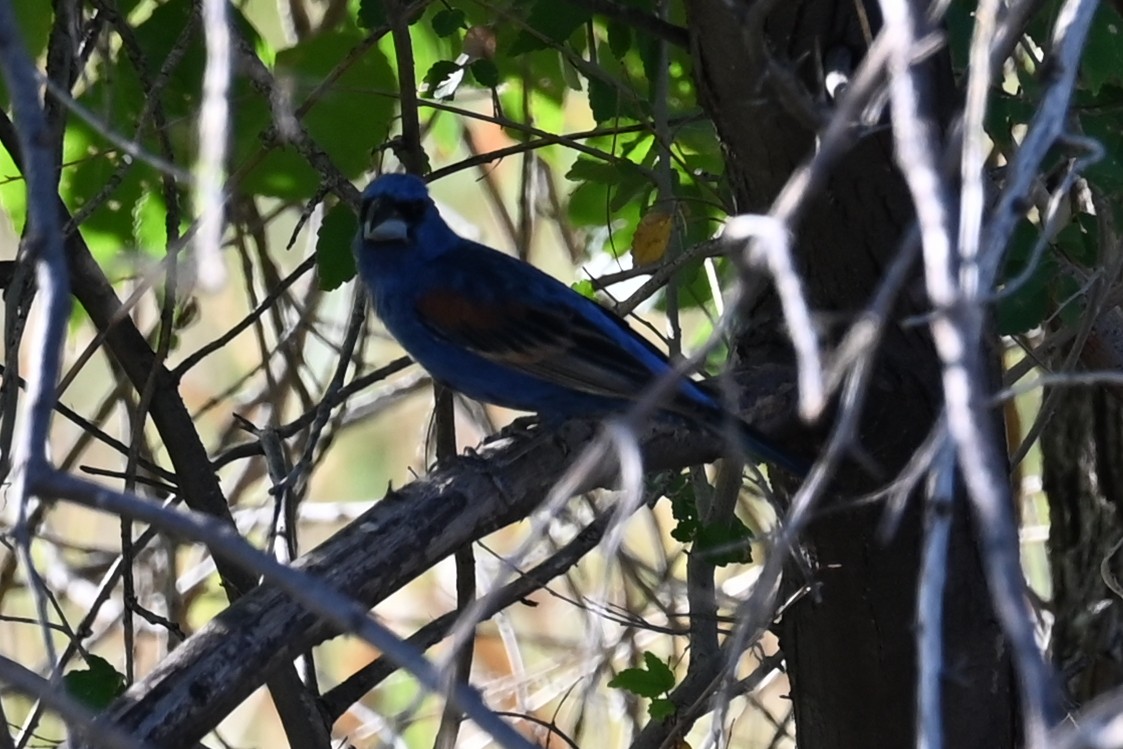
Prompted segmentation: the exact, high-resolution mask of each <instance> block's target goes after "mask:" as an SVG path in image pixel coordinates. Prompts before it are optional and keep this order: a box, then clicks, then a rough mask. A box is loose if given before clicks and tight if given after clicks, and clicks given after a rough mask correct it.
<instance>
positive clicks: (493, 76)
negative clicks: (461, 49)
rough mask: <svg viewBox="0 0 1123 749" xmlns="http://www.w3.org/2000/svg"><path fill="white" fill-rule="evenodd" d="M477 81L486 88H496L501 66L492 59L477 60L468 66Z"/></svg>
mask: <svg viewBox="0 0 1123 749" xmlns="http://www.w3.org/2000/svg"><path fill="white" fill-rule="evenodd" d="M468 69H469V70H471V71H472V77H473V78H475V79H476V83H478V84H480V85H481V86H483V87H484V88H495V87H497V86H498V85H499V68H497V67H495V63H494V62H492V61H491V60H487V59H484V60H476V61H475V62H474V63H472V64H471V65H469V66H468Z"/></svg>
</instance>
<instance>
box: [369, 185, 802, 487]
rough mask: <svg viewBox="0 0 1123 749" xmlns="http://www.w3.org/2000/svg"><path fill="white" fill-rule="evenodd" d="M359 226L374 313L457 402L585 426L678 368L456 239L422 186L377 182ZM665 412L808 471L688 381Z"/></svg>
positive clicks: (565, 291)
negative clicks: (732, 431)
mask: <svg viewBox="0 0 1123 749" xmlns="http://www.w3.org/2000/svg"><path fill="white" fill-rule="evenodd" d="M360 221H361V224H360V227H359V232H358V236H357V237H356V238H355V247H354V249H355V255H356V259H357V264H358V269H359V275H360V276H361V278H362V280H363V282H364V283H366V285H367V289H368V290H369V291H370V295H371V298H372V300H373V303H374V309H375V312H376V313H377V314H378V316H379V317H380V318H381V319H382V322H383V323H384V324H385V325H386V327H387V329H388V330H389V331H390V333H391V334H393V336H394V337H395V338H396V339H397V340H398V342H399V343H400V344H401V345H402V347H403V348H404V349H405V350H406V351H407V352H409V354H410V355H411V356H412V357H413V358H414V359H416V360H417V362H418V363H420V364H421V366H423V367H425V369H427V370H428V371H429V374H431V375H432V376H433V377H434V378H435V379H436V380H439V381H441V382H443V383H444V384H446V385H448V386H449V387H451V388H453V389H454V390H458V391H460V392H461V393H464V394H465V395H468V396H470V397H472V398H475V399H477V400H481V401H485V402H487V403H494V404H496V405H500V406H505V407H507V408H513V409H516V410H519V411H532V412H537V413H539V414H540V415H541V416H542V417H544V418H546V419H565V418H574V417H588V416H594V415H598V414H604V413H608V412H613V411H621V410H624V409H625V408H627V406H628V405H629V404H630V403H633V402H635V400H636V399H637V398H638V397H639V396H640V395H641V394H642V393H643V392H644V390H645V389H646V388H647V387H649V386H650V385H651V384H652V383H653V382H654V381H655V380H656V379H657V378H658V377H660V376H661V375H663V374H665V373H666V372H667V371H668V370H669V369H670V368H671V365H670V364H669V363H668V361H667V358H666V356H664V355H663V354H662V353H660V352H659V350H658V349H656V348H655V347H654V346H653V345H651V344H650V343H649V342H648V341H647V340H645V339H644V338H642V337H640V336H639V335H637V334H636V333H635V331H633V330H632V329H631V328H630V327H628V324H627V323H626V322H624V320H622V319H621V318H619V317H618V316H616V315H614V314H613V313H611V312H609V311H608V310H606V309H604V308H603V307H601V306H600V305H598V304H596V303H595V302H592V301H590V300H589V299H586V298H585V297H583V296H581V295H580V294H578V293H577V292H575V291H573V290H572V289H570V288H569V287H567V286H565V285H564V284H562V283H561V282H560V281H557V280H556V279H554V278H552V277H550V276H548V275H546V274H545V273H543V272H542V271H540V270H538V269H537V268H535V267H534V266H532V265H529V264H528V263H524V262H522V261H520V260H517V259H515V258H513V257H510V256H508V255H504V254H503V253H501V252H498V251H497V250H493V249H491V248H490V247H485V246H483V245H481V244H478V243H476V242H472V241H469V240H467V239H464V238H462V237H460V236H458V235H457V234H456V233H455V232H453V230H452V229H451V228H449V226H448V224H446V223H445V222H444V220H443V219H442V218H441V216H440V213H439V212H438V211H437V207H436V205H434V203H433V200H432V199H431V198H430V197H429V193H428V190H427V189H426V187H425V183H424V182H422V181H421V180H420V179H418V178H417V177H413V176H410V175H405V174H389V175H385V176H382V177H379V178H378V179H376V180H374V181H373V182H372V183H371V184H370V185H369V186H368V187H367V188H366V190H364V191H363V199H362V210H361V215H360ZM661 408H662V410H663V411H664V412H667V413H670V414H674V415H677V416H679V417H682V418H685V419H688V420H690V421H693V422H697V423H700V424H702V425H704V426H707V427H709V428H711V429H714V430H717V431H720V430H721V429H722V426H723V424H725V423H728V422H729V420H730V419H733V423H735V424H736V425H737V429H738V430H739V432H740V435H741V438H742V442H743V443H744V444H743V446H744V448H745V449H746V450H747V451H748V452H749V453H750V454H751V455H753V456H755V457H757V458H760V459H763V460H766V461H769V462H773V463H777V464H779V465H781V466H783V467H784V468H786V469H788V470H790V471H792V472H794V473H799V474H802V473H804V472H805V471H806V466H805V465H804V463H803V462H802V461H800V460H798V459H795V458H792V457H791V456H790V455H788V454H786V453H784V452H783V451H781V450H778V449H777V448H775V447H773V446H772V445H771V444H769V442H768V441H767V440H766V439H765V438H764V436H763V435H761V434H760V433H758V432H756V431H755V430H754V429H752V428H751V427H750V426H748V425H747V424H745V423H744V422H743V421H741V420H740V419H735V418H733V417H729V416H727V415H726V413H725V411H724V410H723V409H722V407H721V405H720V404H719V403H718V402H717V401H716V400H715V399H714V397H713V396H712V395H710V394H709V393H707V392H706V391H705V390H704V389H702V387H700V386H699V385H698V383H696V382H694V381H693V380H690V379H683V380H681V381H680V382H679V383H678V385H677V387H676V389H675V390H674V391H673V393H672V394H671V395H670V396H669V397H668V399H667V400H666V401H665V402H664V403H662V404H661Z"/></svg>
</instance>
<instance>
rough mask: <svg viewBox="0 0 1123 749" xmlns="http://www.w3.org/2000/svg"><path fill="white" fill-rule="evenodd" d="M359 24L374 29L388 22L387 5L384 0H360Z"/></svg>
mask: <svg viewBox="0 0 1123 749" xmlns="http://www.w3.org/2000/svg"><path fill="white" fill-rule="evenodd" d="M358 21H359V26H360V27H362V28H364V29H373V28H377V27H379V26H385V25H386V24H387V16H386V6H385V5H383V2H382V0H360V2H359V17H358Z"/></svg>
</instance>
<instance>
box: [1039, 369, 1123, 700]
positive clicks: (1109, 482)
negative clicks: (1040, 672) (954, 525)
mask: <svg viewBox="0 0 1123 749" xmlns="http://www.w3.org/2000/svg"><path fill="white" fill-rule="evenodd" d="M1044 402H1045V403H1046V404H1052V406H1053V408H1052V413H1051V416H1050V422H1049V425H1048V427H1047V428H1046V429H1045V430H1044V431H1043V433H1042V437H1041V451H1042V459H1043V477H1042V478H1043V481H1044V488H1045V493H1046V494H1047V495H1048V497H1049V564H1050V569H1051V571H1052V577H1053V600H1052V611H1053V615H1054V622H1053V636H1052V649H1053V653H1052V655H1053V661H1054V662H1055V663H1056V665H1057V668H1058V669H1059V670H1060V672H1061V673H1062V674H1063V676H1064V679H1065V686H1066V687H1067V689H1068V695H1069V697H1070V698H1071V699H1072V701H1073V702H1074V703H1075V704H1077V705H1080V704H1085V703H1087V702H1089V701H1090V700H1092V699H1093V698H1094V697H1097V696H1099V695H1101V694H1104V693H1105V692H1107V691H1109V690H1111V689H1113V688H1115V687H1118V686H1120V685H1121V684H1123V601H1121V600H1120V597H1119V595H1118V594H1117V593H1116V592H1114V591H1112V590H1111V589H1110V588H1109V587H1108V581H1112V582H1113V583H1115V584H1116V586H1117V587H1118V582H1117V581H1120V580H1121V578H1123V553H1121V550H1120V548H1119V539H1120V535H1121V531H1123V524H1121V523H1120V513H1121V512H1123V482H1121V481H1120V479H1121V478H1123V476H1121V475H1120V472H1121V470H1123V467H1121V465H1120V462H1119V455H1121V454H1123V444H1121V437H1123V435H1121V433H1120V425H1121V424H1123V405H1121V404H1120V402H1119V400H1118V398H1117V396H1116V395H1115V394H1113V393H1110V392H1108V391H1106V390H1104V389H1103V388H1072V387H1069V388H1059V389H1054V390H1048V391H1046V397H1045V401H1044Z"/></svg>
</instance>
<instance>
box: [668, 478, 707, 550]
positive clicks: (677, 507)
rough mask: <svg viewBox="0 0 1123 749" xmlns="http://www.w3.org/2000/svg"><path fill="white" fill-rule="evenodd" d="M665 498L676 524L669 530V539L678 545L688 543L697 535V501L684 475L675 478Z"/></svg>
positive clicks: (688, 480) (691, 486)
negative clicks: (667, 500) (669, 503)
mask: <svg viewBox="0 0 1123 749" xmlns="http://www.w3.org/2000/svg"><path fill="white" fill-rule="evenodd" d="M665 496H666V497H667V498H668V499H669V500H671V515H672V516H673V517H674V519H675V520H677V521H678V524H677V525H676V526H675V527H674V528H673V529H672V530H671V538H673V539H675V540H676V541H678V542H679V543H684V544H685V543H690V542H691V541H693V540H694V536H695V535H696V534H697V533H698V527H699V523H698V500H697V498H696V497H695V495H694V486H693V484H691V483H690V477H689V476H688V475H687V474H686V473H681V474H679V475H678V476H676V477H675V478H674V479H673V480H672V481H671V482H670V484H669V485H668V486H667V490H666V492H665Z"/></svg>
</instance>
